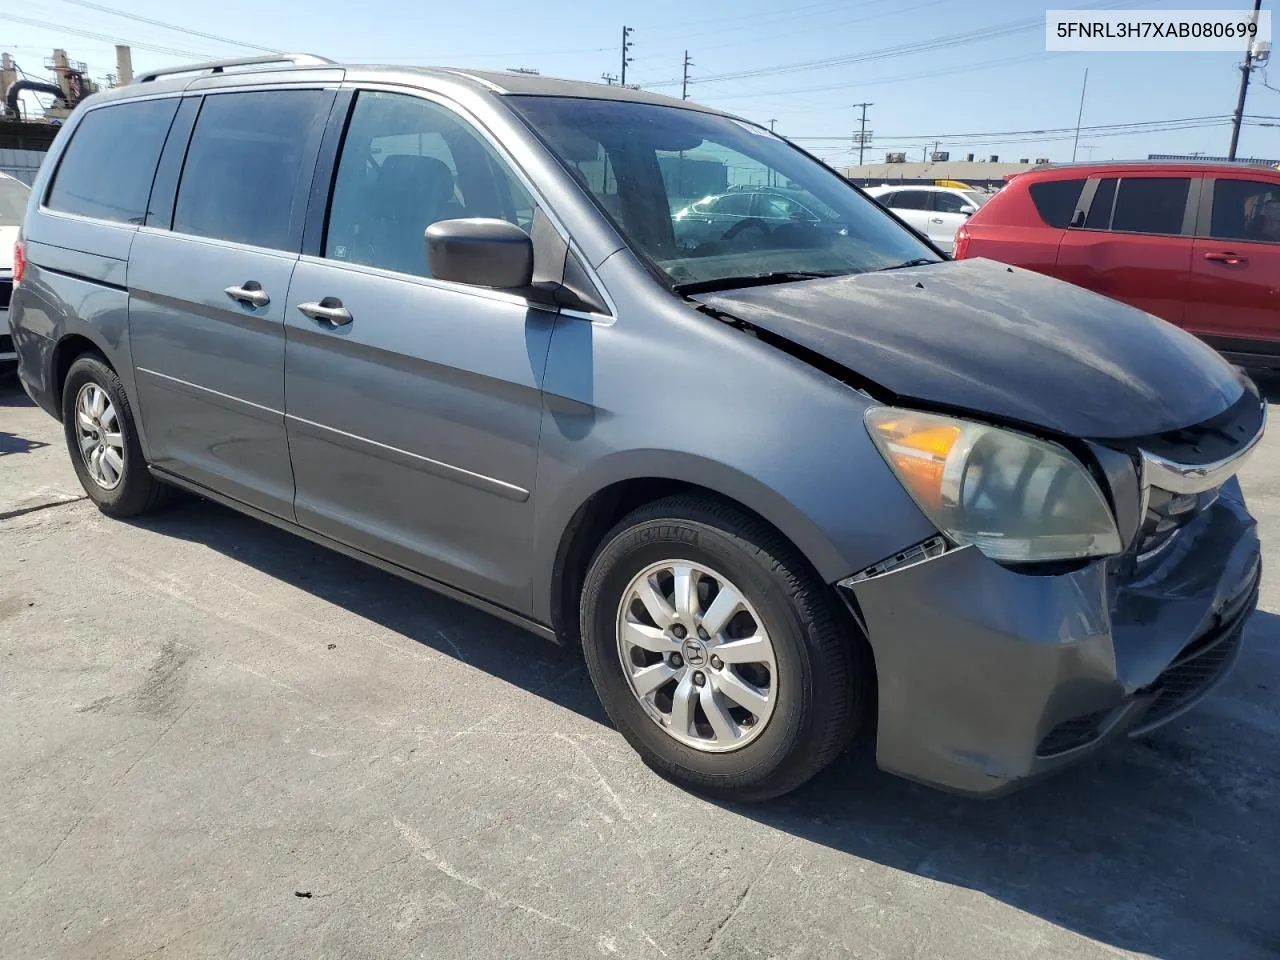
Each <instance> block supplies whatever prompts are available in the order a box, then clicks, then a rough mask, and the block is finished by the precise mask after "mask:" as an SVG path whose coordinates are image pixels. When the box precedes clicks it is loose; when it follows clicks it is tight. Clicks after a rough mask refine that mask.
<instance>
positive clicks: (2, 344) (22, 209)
mask: <svg viewBox="0 0 1280 960" xmlns="http://www.w3.org/2000/svg"><path fill="white" fill-rule="evenodd" d="M30 196H31V191H30V189H28V187H27V185H26V184H25V183H23V182H22V181H21V180H15V179H14V178H13V177H11V176H9V175H8V174H6V173H0V375H3V374H6V373H8V372H9V371H10V368H12V367H13V366H15V365H16V364H17V361H18V355H17V354H16V353H15V352H14V350H13V337H12V336H11V335H10V333H9V300H10V298H11V297H12V296H13V245H14V244H15V243H16V242H17V240H18V228H19V227H20V226H22V217H23V215H24V214H25V213H26V212H27V198H28V197H30Z"/></svg>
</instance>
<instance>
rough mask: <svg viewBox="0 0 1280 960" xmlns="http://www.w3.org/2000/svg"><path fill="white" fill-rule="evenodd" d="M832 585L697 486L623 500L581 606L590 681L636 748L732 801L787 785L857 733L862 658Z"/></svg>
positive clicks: (665, 770)
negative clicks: (628, 510) (629, 505)
mask: <svg viewBox="0 0 1280 960" xmlns="http://www.w3.org/2000/svg"><path fill="white" fill-rule="evenodd" d="M833 602H834V601H833V598H832V597H831V595H830V591H829V590H828V588H827V587H826V585H825V584H823V583H822V582H821V580H819V579H818V578H817V576H816V575H815V574H814V573H813V572H812V571H811V570H810V569H809V567H808V565H807V564H806V563H805V562H804V560H803V558H802V557H800V555H799V554H798V553H797V552H796V550H795V549H794V547H792V546H791V544H790V543H788V542H787V541H786V540H785V539H783V538H782V537H781V536H780V535H779V534H778V533H777V532H776V531H774V530H772V529H771V528H769V527H767V526H765V525H764V524H763V523H761V522H760V521H758V520H756V519H754V518H752V517H750V516H748V515H746V514H745V513H743V512H741V511H739V510H737V509H735V508H733V507H730V506H727V505H725V504H721V503H718V502H717V501H714V500H711V499H709V498H702V497H684V496H682V497H672V498H669V499H667V500H663V501H660V502H658V503H655V504H652V505H650V506H647V507H643V508H641V509H640V510H637V511H636V512H634V513H632V514H631V515H630V516H628V517H626V518H625V519H624V520H623V521H622V522H621V523H619V524H618V525H617V526H616V527H615V528H614V530H613V531H612V532H611V533H610V534H609V535H608V536H607V537H606V538H605V542H604V545H603V546H602V547H601V549H600V551H599V552H598V553H597V554H596V557H595V559H594V560H593V561H592V564H591V567H590V569H589V571H588V573H587V577H586V582H585V584H584V588H583V595H582V606H581V627H582V637H583V647H584V652H585V655H586V661H587V666H588V669H589V670H590V672H591V678H592V681H593V682H594V684H595V687H596V690H597V692H598V693H599V695H600V699H601V701H602V702H603V704H604V706H605V709H606V710H607V711H608V713H609V716H610V718H611V719H612V720H613V722H614V724H615V725H616V726H617V728H618V730H619V732H621V733H622V735H623V736H624V737H626V739H627V741H628V742H629V743H630V744H631V745H632V746H633V747H634V748H635V749H636V750H637V751H638V752H639V753H640V755H641V757H643V758H644V760H645V762H646V763H648V764H649V765H650V766H651V767H653V768H654V769H656V770H657V771H658V772H660V773H662V774H663V775H665V776H667V777H669V778H671V779H672V780H675V781H677V782H679V783H681V784H683V785H685V786H688V787H690V788H692V789H694V790H697V791H699V792H702V793H705V794H709V795H712V796H717V797H722V798H725V799H733V800H761V799H766V798H768V797H773V796H777V795H779V794H783V793H786V792H788V791H790V790H792V789H794V788H795V787H797V786H799V785H800V784H801V783H803V782H804V781H806V780H808V779H809V778H810V777H812V776H813V775H814V774H815V773H817V772H818V771H819V770H820V769H822V767H824V766H825V765H826V764H827V763H829V762H830V761H831V760H832V759H833V758H834V757H835V756H836V754H837V753H839V751H840V750H841V749H842V748H843V747H844V745H845V744H846V743H848V741H849V739H850V738H851V736H852V735H853V734H854V732H855V728H856V725H857V718H858V717H859V714H860V712H861V710H862V706H863V704H864V703H865V701H866V696H865V689H866V683H867V678H868V677H869V673H870V671H869V669H868V668H867V664H866V660H865V659H864V658H865V651H864V648H863V646H862V644H861V641H860V638H857V637H854V636H850V635H848V634H847V633H846V630H845V627H846V625H847V622H846V620H845V619H844V618H842V617H840V616H839V615H838V613H837V611H836V610H835V609H834V607H833Z"/></svg>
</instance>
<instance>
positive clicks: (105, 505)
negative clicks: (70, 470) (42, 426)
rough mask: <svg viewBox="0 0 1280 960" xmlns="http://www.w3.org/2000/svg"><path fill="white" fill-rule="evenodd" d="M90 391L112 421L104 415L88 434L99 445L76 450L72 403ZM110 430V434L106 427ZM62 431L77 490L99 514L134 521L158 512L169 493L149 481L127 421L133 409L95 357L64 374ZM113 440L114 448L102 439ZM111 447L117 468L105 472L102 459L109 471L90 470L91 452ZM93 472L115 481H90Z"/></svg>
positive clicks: (131, 425)
mask: <svg viewBox="0 0 1280 960" xmlns="http://www.w3.org/2000/svg"><path fill="white" fill-rule="evenodd" d="M94 388H96V389H97V390H99V391H101V392H102V395H103V397H104V398H105V401H106V402H107V403H109V405H110V406H109V407H104V410H106V411H110V412H113V413H114V417H111V416H109V415H107V416H104V417H103V419H102V421H101V423H100V425H99V426H98V427H96V428H94V431H93V432H94V433H96V435H97V436H98V438H99V440H100V441H101V443H99V444H96V445H94V446H91V447H89V448H88V452H86V448H82V446H81V439H82V437H83V436H84V434H83V432H82V430H81V422H80V420H78V419H77V403H78V402H79V401H80V400H81V397H82V393H84V392H86V391H91V390H92V389H94ZM112 426H115V427H116V428H117V429H116V430H111V429H110V428H111V427H112ZM62 427H63V432H64V434H65V435H66V440H67V452H68V453H69V454H70V455H71V464H72V466H73V467H75V471H76V476H77V477H79V478H80V485H81V486H82V487H83V488H84V492H85V493H86V494H88V496H89V499H90V500H92V501H93V502H94V503H95V504H96V505H97V507H98V509H99V510H101V511H102V512H103V513H105V514H107V515H108V516H112V517H134V516H138V515H139V514H144V513H149V512H151V511H153V510H156V509H159V508H160V507H161V506H162V505H163V504H164V503H165V502H166V501H167V500H168V499H169V495H170V491H171V489H172V488H170V487H168V486H166V485H164V484H163V483H161V482H160V481H158V480H156V479H155V477H153V476H151V473H150V471H149V470H148V469H147V463H146V459H145V458H144V457H143V455H142V448H141V447H140V446H139V445H138V430H137V427H136V426H135V425H134V421H133V408H132V407H131V406H130V405H129V398H128V396H127V395H126V394H125V392H124V386H123V384H121V383H120V378H119V377H117V376H116V374H115V371H114V370H112V369H111V368H110V367H109V366H107V364H106V363H105V362H104V361H103V360H102V359H101V358H100V357H97V356H94V355H92V354H86V355H84V356H81V357H79V358H77V359H76V361H75V362H74V363H72V364H71V369H70V370H68V371H67V379H66V382H65V384H64V386H63V388H62ZM117 435H118V446H115V445H111V444H109V443H108V442H107V440H106V438H107V437H111V436H117ZM107 446H111V448H112V449H113V450H115V452H116V456H117V457H118V459H119V460H120V461H121V465H120V467H119V468H118V469H117V468H114V467H111V466H110V465H111V463H112V462H114V459H115V458H109V459H108V467H109V468H110V469H108V470H105V471H104V470H103V469H102V468H95V467H94V466H92V465H91V461H92V459H93V457H92V452H93V450H94V449H95V448H96V447H101V448H102V449H106V447H107ZM95 472H98V473H99V475H103V474H104V473H105V475H106V476H107V478H108V479H110V478H111V476H112V474H114V475H115V482H114V483H110V484H106V483H103V482H102V481H101V480H99V479H95V475H94V474H95Z"/></svg>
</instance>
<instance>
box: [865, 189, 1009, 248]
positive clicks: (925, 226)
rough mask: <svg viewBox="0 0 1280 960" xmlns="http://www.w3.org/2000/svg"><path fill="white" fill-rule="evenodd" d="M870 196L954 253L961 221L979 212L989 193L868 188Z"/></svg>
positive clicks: (933, 241) (957, 190)
mask: <svg viewBox="0 0 1280 960" xmlns="http://www.w3.org/2000/svg"><path fill="white" fill-rule="evenodd" d="M866 192H867V194H868V196H871V197H874V198H875V200H876V202H877V203H879V204H880V205H881V206H883V207H888V208H889V209H890V210H892V211H893V212H894V213H896V214H897V215H898V216H899V217H901V218H902V219H903V220H905V221H906V222H907V223H908V224H909V225H910V226H912V227H914V228H915V229H916V230H917V231H918V232H920V233H923V234H924V235H925V236H927V237H928V238H929V240H930V241H931V242H932V243H933V245H934V246H936V247H938V249H940V250H942V251H943V252H945V253H954V252H955V247H956V231H957V230H959V229H960V224H962V223H964V222H965V221H966V220H968V219H969V217H971V216H973V214H975V213H977V212H978V208H979V207H980V206H982V205H983V204H984V203H986V202H987V199H988V196H987V194H985V193H980V192H979V191H977V190H961V189H959V188H957V187H929V186H919V187H908V186H901V187H895V186H890V185H888V184H885V185H883V186H879V187H868V188H867V191H866Z"/></svg>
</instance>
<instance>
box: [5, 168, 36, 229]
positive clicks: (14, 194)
mask: <svg viewBox="0 0 1280 960" xmlns="http://www.w3.org/2000/svg"><path fill="white" fill-rule="evenodd" d="M30 195H31V191H30V190H28V189H27V186H26V184H24V183H22V182H21V181H20V180H11V179H9V178H8V177H0V227H20V226H22V217H23V215H24V214H25V213H26V212H27V197H29V196H30Z"/></svg>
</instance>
